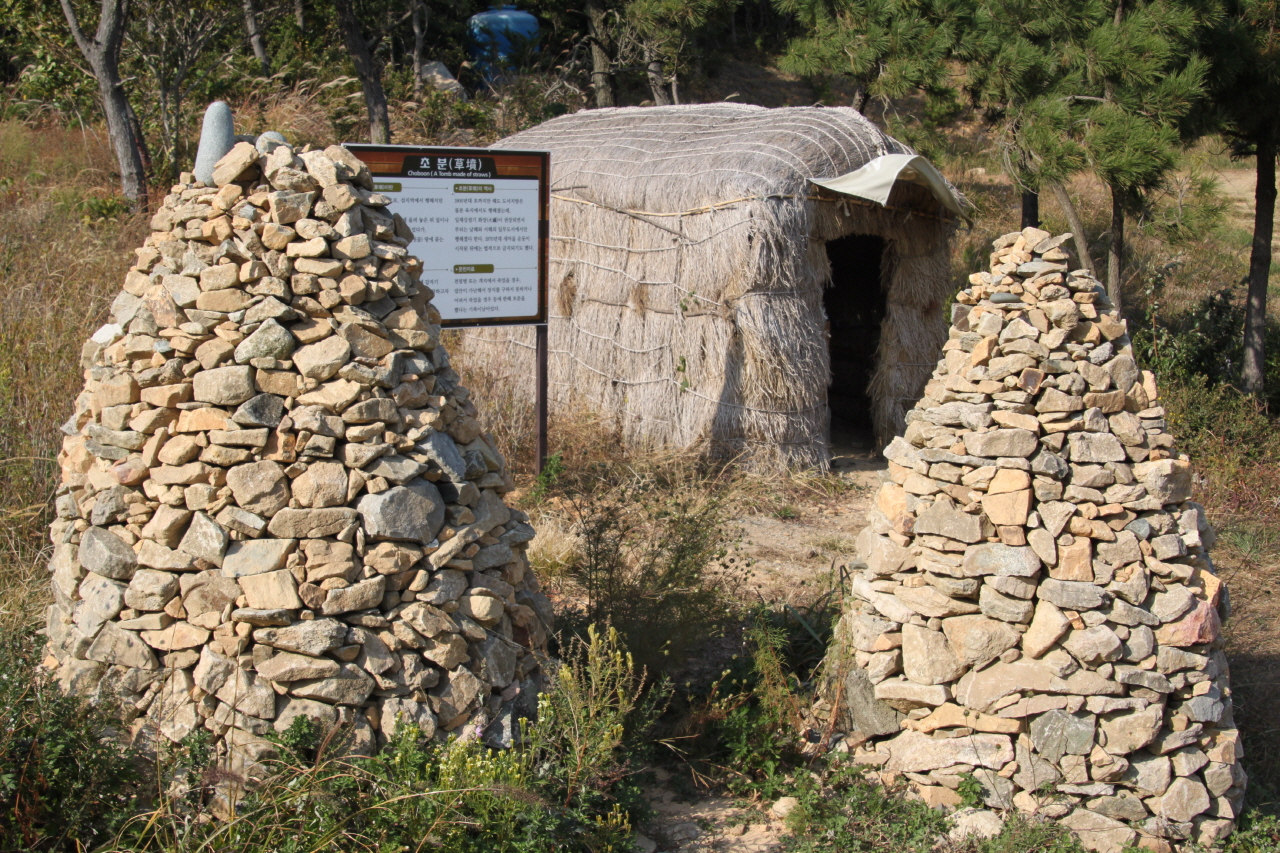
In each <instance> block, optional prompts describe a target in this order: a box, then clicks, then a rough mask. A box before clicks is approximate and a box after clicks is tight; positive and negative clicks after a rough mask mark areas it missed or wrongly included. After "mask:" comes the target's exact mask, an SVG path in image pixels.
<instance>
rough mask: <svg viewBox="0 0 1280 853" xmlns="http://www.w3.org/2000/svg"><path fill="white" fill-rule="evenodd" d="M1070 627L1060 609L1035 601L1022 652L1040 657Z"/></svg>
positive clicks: (1023, 636) (1029, 655)
mask: <svg viewBox="0 0 1280 853" xmlns="http://www.w3.org/2000/svg"><path fill="white" fill-rule="evenodd" d="M944 627H945V626H944ZM1070 627H1071V622H1070V620H1068V619H1067V617H1066V616H1065V615H1063V613H1062V611H1061V610H1059V609H1058V608H1057V607H1055V606H1054V605H1053V604H1052V603H1050V602H1049V601H1046V600H1044V599H1041V600H1040V601H1037V602H1036V610H1035V615H1034V616H1033V617H1032V619H1031V625H1030V627H1028V628H1027V632H1026V633H1025V634H1023V635H1022V652H1023V654H1025V655H1027V656H1028V657H1033V658H1038V657H1040V656H1041V655H1043V654H1044V653H1045V652H1047V651H1049V649H1051V648H1053V646H1054V645H1055V644H1056V643H1057V642H1058V640H1059V639H1061V638H1062V635H1063V634H1065V633H1067V629H1068V628H1070Z"/></svg>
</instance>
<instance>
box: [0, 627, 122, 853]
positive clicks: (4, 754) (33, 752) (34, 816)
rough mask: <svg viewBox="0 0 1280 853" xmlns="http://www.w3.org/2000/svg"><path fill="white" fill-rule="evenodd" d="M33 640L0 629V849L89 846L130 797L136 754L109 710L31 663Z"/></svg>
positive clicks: (117, 820) (35, 656)
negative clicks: (70, 693)
mask: <svg viewBox="0 0 1280 853" xmlns="http://www.w3.org/2000/svg"><path fill="white" fill-rule="evenodd" d="M40 645H41V638H39V637H37V636H36V635H34V634H29V633H17V632H10V631H6V632H3V633H0V839H4V840H3V841H0V847H3V848H4V849H6V850H7V849H15V848H18V849H22V850H25V851H63V850H66V851H72V850H81V849H85V848H89V847H95V846H97V845H99V844H101V843H102V842H103V841H105V840H106V839H107V838H108V837H110V835H111V834H112V833H113V832H114V831H115V830H116V829H117V828H118V827H119V826H120V824H121V823H122V822H123V821H124V820H125V819H126V818H127V817H128V815H129V814H130V813H131V811H130V810H131V809H132V807H133V806H134V804H135V802H136V801H137V797H138V794H139V775H138V773H137V770H136V768H135V762H136V761H137V756H136V755H135V754H134V753H133V752H132V751H131V750H129V749H128V748H126V747H124V746H122V745H121V744H120V743H119V741H118V739H117V738H118V735H119V732H118V723H116V722H115V721H114V720H113V719H112V718H111V715H110V714H108V713H107V712H106V711H105V710H103V709H100V708H94V707H90V706H89V705H87V704H86V703H85V701H84V700H83V699H80V698H74V697H69V696H65V695H64V694H63V693H62V691H61V690H60V689H59V687H58V685H57V684H56V683H54V682H53V680H52V679H50V678H49V677H48V676H47V675H45V674H43V673H41V672H39V671H38V670H37V669H36V666H37V663H38V661H39V647H40Z"/></svg>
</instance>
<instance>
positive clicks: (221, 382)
mask: <svg viewBox="0 0 1280 853" xmlns="http://www.w3.org/2000/svg"><path fill="white" fill-rule="evenodd" d="M192 393H193V396H194V397H195V399H196V401H197V402H202V403H213V404H214V405H216V406H238V405H240V404H241V403H243V402H244V401H245V400H248V399H249V398H251V397H253V396H254V394H255V393H257V392H256V390H255V388H254V385H253V368H252V367H249V366H248V365H243V366H236V367H218V368H214V369H213V370H202V371H200V372H199V373H197V374H196V375H195V378H194V379H193V382H192Z"/></svg>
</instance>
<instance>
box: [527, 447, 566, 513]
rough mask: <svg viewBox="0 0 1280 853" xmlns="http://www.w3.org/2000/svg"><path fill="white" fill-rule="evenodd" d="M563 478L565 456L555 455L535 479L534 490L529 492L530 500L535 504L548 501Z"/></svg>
mask: <svg viewBox="0 0 1280 853" xmlns="http://www.w3.org/2000/svg"><path fill="white" fill-rule="evenodd" d="M562 476H564V454H562V453H553V454H551V455H550V456H548V457H547V461H546V464H544V465H543V466H542V470H541V471H539V472H538V476H537V477H535V478H534V481H533V489H532V490H531V491H530V492H529V500H531V501H533V502H534V503H541V502H542V501H544V500H546V499H547V496H548V495H550V494H551V491H552V489H554V488H555V487H556V483H558V482H560V478H561V477H562Z"/></svg>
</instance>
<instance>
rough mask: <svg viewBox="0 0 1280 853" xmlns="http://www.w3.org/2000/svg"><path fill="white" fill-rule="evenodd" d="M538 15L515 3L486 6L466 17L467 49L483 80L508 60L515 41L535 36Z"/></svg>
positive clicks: (490, 77)
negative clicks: (484, 10)
mask: <svg viewBox="0 0 1280 853" xmlns="http://www.w3.org/2000/svg"><path fill="white" fill-rule="evenodd" d="M538 32H539V27H538V19H537V18H535V17H534V16H533V15H530V14H529V13H528V12H522V11H520V10H519V9H517V8H516V7H515V6H490V7H489V11H487V12H480V13H479V14H475V15H472V16H471V17H470V18H469V19H468V20H467V53H468V55H470V57H471V61H472V64H473V65H475V67H476V70H478V71H479V72H480V74H481V75H482V76H483V77H484V79H485V80H486V81H492V80H493V79H494V77H495V75H497V74H498V73H500V71H501V67H502V66H503V65H505V64H506V63H507V62H508V61H510V60H511V58H512V57H513V55H514V54H515V51H516V46H517V45H518V44H524V43H528V42H531V41H533V40H535V39H536V38H537V37H538Z"/></svg>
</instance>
